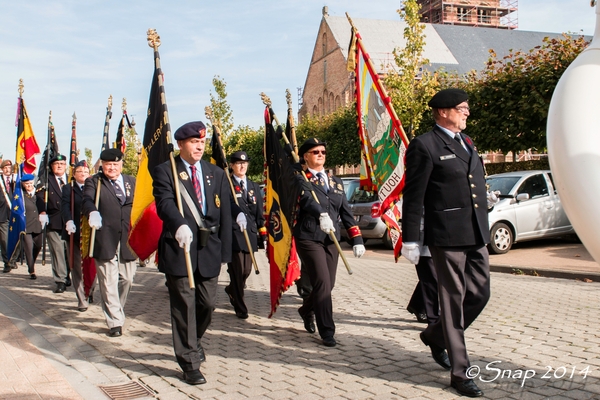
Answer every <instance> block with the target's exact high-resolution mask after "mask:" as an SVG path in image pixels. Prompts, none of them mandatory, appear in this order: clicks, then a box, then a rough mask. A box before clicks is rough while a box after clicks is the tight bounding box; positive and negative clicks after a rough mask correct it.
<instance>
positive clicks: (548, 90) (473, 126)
mask: <svg viewBox="0 0 600 400" xmlns="http://www.w3.org/2000/svg"><path fill="white" fill-rule="evenodd" d="M587 45H588V42H587V41H586V40H585V39H584V38H583V37H582V36H580V37H571V36H568V35H563V36H562V37H561V38H554V39H550V38H545V39H544V41H543V45H541V46H537V47H535V48H534V49H531V50H530V51H528V52H522V51H511V52H510V53H509V54H508V55H507V56H505V57H503V58H501V59H499V58H498V57H497V55H496V54H495V53H494V51H493V50H490V54H491V58H490V59H489V61H488V63H487V65H486V68H485V70H483V71H482V72H481V73H479V74H477V73H475V72H472V73H470V74H468V75H467V77H466V81H463V82H462V83H461V82H458V83H457V82H454V85H453V86H457V85H458V86H461V87H463V88H464V89H465V90H466V91H467V92H468V93H469V103H470V106H471V115H470V118H469V123H468V128H467V131H468V133H469V135H471V136H473V137H474V138H475V139H476V142H477V145H478V146H479V149H480V150H490V151H495V150H501V151H502V152H503V153H505V154H506V153H508V152H509V151H512V152H513V154H516V153H517V152H518V151H521V150H527V149H531V148H535V149H537V150H538V151H540V152H542V151H544V150H545V148H546V123H547V118H548V108H549V106H550V100H551V98H552V93H553V92H554V89H555V87H556V85H557V83H558V80H559V79H560V77H561V76H562V74H563V72H564V71H565V70H566V69H567V67H568V66H569V65H570V64H571V62H572V61H573V60H574V59H575V57H577V55H578V54H579V53H580V52H581V51H583V49H585V47H586V46H587Z"/></svg>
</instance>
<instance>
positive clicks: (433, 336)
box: [424, 246, 490, 381]
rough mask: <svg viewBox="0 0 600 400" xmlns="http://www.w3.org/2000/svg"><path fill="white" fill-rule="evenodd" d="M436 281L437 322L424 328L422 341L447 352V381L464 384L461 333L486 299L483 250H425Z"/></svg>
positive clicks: (465, 358) (487, 269)
mask: <svg viewBox="0 0 600 400" xmlns="http://www.w3.org/2000/svg"><path fill="white" fill-rule="evenodd" d="M429 250H430V251H431V255H432V257H433V263H434V265H435V270H436V272H437V277H438V291H439V296H440V308H441V313H440V319H439V320H438V321H437V322H436V323H435V324H430V325H427V328H426V329H425V331H424V335H425V338H426V339H427V340H428V341H429V342H431V343H434V344H436V345H438V346H440V347H443V348H446V349H447V350H448V357H449V358H450V363H451V364H452V370H451V379H452V380H454V381H465V380H467V379H469V378H468V377H467V375H466V371H467V368H469V367H470V366H471V364H470V362H469V355H468V354H467V346H466V344H465V330H466V329H467V328H468V327H469V326H470V325H471V323H472V322H473V321H475V319H476V318H477V316H478V315H479V314H480V313H481V311H483V309H484V308H485V305H486V304H487V302H488V300H489V298H490V265H489V254H488V250H487V247H485V246H475V247H434V246H429Z"/></svg>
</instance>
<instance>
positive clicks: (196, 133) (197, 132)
mask: <svg viewBox="0 0 600 400" xmlns="http://www.w3.org/2000/svg"><path fill="white" fill-rule="evenodd" d="M204 137H206V126H204V123H203V122H202V121H194V122H188V123H187V124H184V125H181V126H180V127H179V129H177V130H176V131H175V140H185V139H189V138H198V139H203V138H204Z"/></svg>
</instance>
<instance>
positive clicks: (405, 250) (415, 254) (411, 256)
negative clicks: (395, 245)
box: [400, 242, 421, 265]
mask: <svg viewBox="0 0 600 400" xmlns="http://www.w3.org/2000/svg"><path fill="white" fill-rule="evenodd" d="M419 247H420V246H419V243H415V242H407V243H402V250H401V251H400V253H401V254H402V255H403V256H404V257H405V258H406V259H407V260H408V261H410V262H411V263H413V264H415V265H417V264H418V263H419V258H420V257H421V249H420V248H419Z"/></svg>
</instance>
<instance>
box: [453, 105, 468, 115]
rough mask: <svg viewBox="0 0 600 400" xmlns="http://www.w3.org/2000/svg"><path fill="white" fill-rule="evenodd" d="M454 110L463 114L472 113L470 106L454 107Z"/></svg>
mask: <svg viewBox="0 0 600 400" xmlns="http://www.w3.org/2000/svg"><path fill="white" fill-rule="evenodd" d="M454 109H455V110H458V111H460V112H461V113H470V112H471V109H470V108H469V106H460V107H454Z"/></svg>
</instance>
